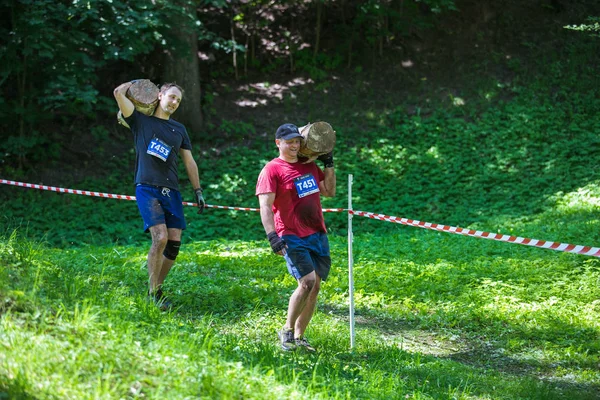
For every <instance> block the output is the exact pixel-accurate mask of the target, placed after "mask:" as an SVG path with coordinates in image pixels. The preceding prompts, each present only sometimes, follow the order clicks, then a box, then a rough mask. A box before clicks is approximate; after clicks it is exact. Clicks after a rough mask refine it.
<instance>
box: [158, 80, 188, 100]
mask: <svg viewBox="0 0 600 400" xmlns="http://www.w3.org/2000/svg"><path fill="white" fill-rule="evenodd" d="M172 87H174V88H177V89H179V91H180V92H181V97H183V88H182V87H181V86H179V85H178V84H176V83H175V82H170V83H163V84H162V86H161V87H160V92H161V93H164V92H166V91H167V90H169V89H171V88H172Z"/></svg>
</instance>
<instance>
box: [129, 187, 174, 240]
mask: <svg viewBox="0 0 600 400" xmlns="http://www.w3.org/2000/svg"><path fill="white" fill-rule="evenodd" d="M135 199H136V200H137V205H138V208H139V210H140V214H142V219H143V220H144V232H148V230H149V228H150V227H151V226H155V225H159V224H166V225H167V228H177V229H182V230H183V229H185V227H186V224H185V217H184V216H183V204H182V200H181V193H179V192H178V191H177V190H173V189H169V188H166V187H158V186H150V185H137V186H136V187H135Z"/></svg>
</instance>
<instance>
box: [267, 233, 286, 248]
mask: <svg viewBox="0 0 600 400" xmlns="http://www.w3.org/2000/svg"><path fill="white" fill-rule="evenodd" d="M267 238H268V239H269V243H271V248H272V249H273V253H279V252H280V251H281V250H283V249H285V241H284V240H283V239H282V238H280V237H279V236H277V232H275V231H273V232H271V233H269V234H268V235H267Z"/></svg>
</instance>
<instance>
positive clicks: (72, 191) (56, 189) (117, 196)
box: [0, 179, 345, 212]
mask: <svg viewBox="0 0 600 400" xmlns="http://www.w3.org/2000/svg"><path fill="white" fill-rule="evenodd" d="M0 184H5V185H12V186H19V187H25V188H30V189H41V190H50V191H52V192H58V193H70V194H80V195H84V196H94V197H103V198H105V199H118V200H133V201H135V196H127V195H123V194H111V193H100V192H90V191H87V190H76V189H65V188H60V187H54V186H46V185H36V184H33V183H25V182H15V181H9V180H6V179H0ZM182 204H183V205H184V206H193V207H196V206H198V204H197V203H190V202H186V201H184V202H183V203H182ZM206 207H207V208H217V209H222V210H238V211H260V209H258V208H249V207H229V206H215V205H210V204H207V205H206ZM342 211H345V210H344V209H343V208H329V209H324V210H323V212H342Z"/></svg>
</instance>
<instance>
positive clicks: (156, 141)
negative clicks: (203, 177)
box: [114, 82, 206, 310]
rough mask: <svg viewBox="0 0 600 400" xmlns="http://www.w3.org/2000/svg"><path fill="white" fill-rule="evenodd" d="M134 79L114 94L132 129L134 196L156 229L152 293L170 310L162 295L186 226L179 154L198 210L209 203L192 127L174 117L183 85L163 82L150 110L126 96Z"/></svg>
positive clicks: (147, 228) (150, 269)
mask: <svg viewBox="0 0 600 400" xmlns="http://www.w3.org/2000/svg"><path fill="white" fill-rule="evenodd" d="M132 84H133V83H132V82H126V83H123V84H121V85H119V86H118V87H117V88H115V90H114V96H115V99H116V100H117V103H118V105H119V109H120V110H121V113H122V115H123V117H124V118H125V121H126V122H127V124H128V125H129V126H130V129H131V132H132V133H133V140H134V143H135V154H136V162H135V185H136V189H135V196H136V200H137V204H138V208H139V210H140V214H141V215H142V218H143V220H144V231H145V232H150V234H151V235H152V246H151V247H150V250H149V252H148V296H149V297H150V298H151V299H152V300H154V301H155V302H156V304H157V305H159V306H160V308H161V309H163V310H165V309H168V308H169V307H170V305H171V303H170V301H169V300H168V299H166V297H165V296H164V295H163V292H162V284H163V282H164V280H165V278H166V276H167V274H168V273H169V271H170V270H171V267H172V266H173V264H174V262H175V259H176V258H177V254H178V253H179V247H180V246H181V231H182V230H183V229H185V228H186V223H185V217H184V215H183V204H182V198H181V193H180V191H179V176H178V174H177V162H178V159H179V158H181V160H182V161H183V164H184V165H185V170H186V172H187V175H188V178H189V180H190V183H191V184H192V187H193V188H194V192H195V194H196V201H197V203H198V213H201V212H202V211H203V210H204V208H205V206H206V203H205V202H204V197H203V196H202V188H201V187H200V178H199V174H198V165H197V164H196V161H195V160H194V158H193V157H192V151H191V150H192V144H191V142H190V138H189V136H188V133H187V131H186V129H185V127H184V126H183V125H182V124H180V123H179V122H177V121H174V120H172V119H171V115H172V114H173V113H174V112H175V111H176V110H177V108H178V107H179V104H180V103H181V98H182V97H183V89H182V88H181V87H179V86H178V85H176V84H174V83H166V84H164V85H163V86H162V87H161V88H160V92H159V94H158V100H159V103H158V105H157V107H156V109H155V111H154V114H153V115H152V116H147V115H145V114H142V113H141V112H139V111H137V110H136V109H135V106H134V104H133V103H132V102H131V100H130V99H129V98H128V97H127V96H126V93H127V90H128V89H129V88H130V86H131V85H132Z"/></svg>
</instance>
